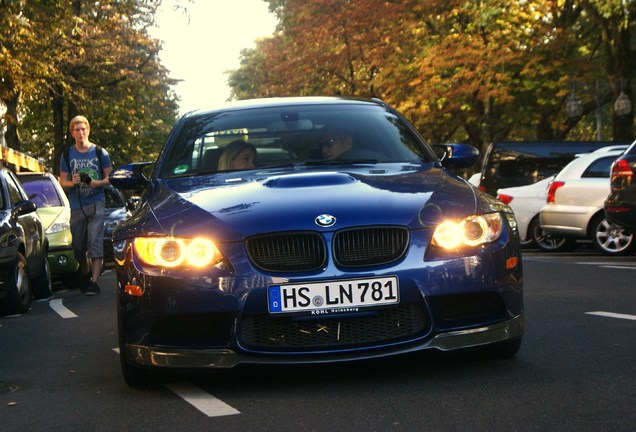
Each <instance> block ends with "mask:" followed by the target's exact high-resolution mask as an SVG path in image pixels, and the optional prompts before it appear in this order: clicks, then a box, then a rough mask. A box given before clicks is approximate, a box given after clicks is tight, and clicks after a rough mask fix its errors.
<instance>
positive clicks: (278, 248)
mask: <svg viewBox="0 0 636 432" xmlns="http://www.w3.org/2000/svg"><path fill="white" fill-rule="evenodd" d="M245 248H246V250H247V254H248V256H249V259H250V260H251V261H252V263H253V264H254V265H255V266H256V267H258V268H260V269H262V270H265V271H270V272H302V271H314V270H318V269H320V268H321V267H324V266H325V264H326V261H327V251H326V246H325V242H324V240H323V238H322V236H321V235H320V234H318V233H311V232H291V233H283V234H273V235H266V236H260V237H252V238H249V239H247V240H246V241H245Z"/></svg>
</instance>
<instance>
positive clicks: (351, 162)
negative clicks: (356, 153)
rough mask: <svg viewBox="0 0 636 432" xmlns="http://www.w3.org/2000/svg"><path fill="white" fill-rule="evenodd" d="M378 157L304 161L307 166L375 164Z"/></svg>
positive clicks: (377, 161)
mask: <svg viewBox="0 0 636 432" xmlns="http://www.w3.org/2000/svg"><path fill="white" fill-rule="evenodd" d="M379 162H380V161H379V160H378V159H322V160H313V161H307V162H305V165H307V166H318V165H356V164H376V163H379Z"/></svg>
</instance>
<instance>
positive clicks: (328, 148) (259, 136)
mask: <svg viewBox="0 0 636 432" xmlns="http://www.w3.org/2000/svg"><path fill="white" fill-rule="evenodd" d="M161 159H162V162H160V166H159V170H160V176H161V177H164V178H166V177H175V176H188V175H197V174H207V173H215V172H218V171H233V170H241V169H266V168H271V167H281V166H293V165H322V164H325V165H332V164H351V163H379V162H380V163H381V162H411V163H414V162H421V161H426V162H432V161H434V160H436V157H435V155H434V154H433V153H432V151H431V149H430V148H429V147H428V146H427V145H426V144H425V143H423V142H422V140H421V138H419V137H418V136H417V135H416V134H415V133H414V132H413V131H412V130H411V128H410V127H409V126H408V125H407V124H406V123H405V122H404V121H403V120H402V119H401V118H400V117H398V116H397V115H395V114H393V113H392V112H390V111H388V110H386V109H384V108H383V107H381V106H379V105H373V104H368V105H366V104H310V105H298V106H296V105H293V106H274V107H271V106H270V107H257V108H246V109H233V110H227V111H215V112H209V113H206V114H198V115H194V116H192V117H189V118H187V119H186V120H185V121H184V124H183V125H182V127H181V128H180V130H179V132H178V135H177V136H176V138H175V139H174V141H172V142H170V143H169V144H168V146H167V148H166V154H164V155H163V157H162V158H161Z"/></svg>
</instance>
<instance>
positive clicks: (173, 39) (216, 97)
mask: <svg viewBox="0 0 636 432" xmlns="http://www.w3.org/2000/svg"><path fill="white" fill-rule="evenodd" d="M172 4H173V2H172V1H164V2H163V6H162V8H161V9H160V11H159V14H158V15H157V16H156V21H157V28H156V29H153V30H152V31H151V35H152V36H153V37H155V38H157V39H161V40H162V41H163V50H162V51H161V53H160V54H159V56H160V58H161V63H162V64H163V65H164V66H165V67H166V68H167V69H168V70H169V71H170V77H171V78H175V79H181V80H183V81H182V82H181V83H179V85H177V86H176V87H175V91H176V93H177V94H178V95H179V96H180V98H181V102H180V110H179V111H180V113H181V114H184V113H186V112H188V111H190V110H192V109H195V108H206V107H208V106H211V105H214V104H217V103H222V102H224V101H226V100H227V99H228V98H229V96H230V89H229V87H228V86H227V78H228V77H227V75H226V74H225V72H226V71H228V70H234V69H237V68H238V66H239V55H240V53H241V50H242V49H244V48H253V47H254V41H255V40H256V39H257V38H259V37H265V36H269V35H271V34H272V33H273V32H274V27H275V25H276V19H275V18H274V16H273V15H272V14H270V13H269V11H268V10H267V6H268V4H267V3H265V2H264V1H262V0H193V3H192V4H189V3H187V2H184V1H182V2H181V4H185V5H186V6H187V9H188V15H189V16H186V15H184V14H183V13H182V12H180V11H179V12H176V11H174V10H173V9H172Z"/></svg>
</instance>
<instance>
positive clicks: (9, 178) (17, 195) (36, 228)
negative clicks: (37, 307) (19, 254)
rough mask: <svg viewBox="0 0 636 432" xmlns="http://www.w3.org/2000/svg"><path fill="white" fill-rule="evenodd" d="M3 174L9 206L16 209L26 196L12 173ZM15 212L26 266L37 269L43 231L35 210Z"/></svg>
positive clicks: (42, 241)
mask: <svg viewBox="0 0 636 432" xmlns="http://www.w3.org/2000/svg"><path fill="white" fill-rule="evenodd" d="M4 175H5V181H6V185H7V191H8V198H9V201H10V203H11V208H12V209H17V207H19V206H20V205H24V204H25V202H26V201H28V199H27V196H26V194H25V193H24V191H23V189H22V187H21V186H20V183H19V182H18V179H17V178H16V177H15V175H14V174H13V173H11V172H10V171H5V172H4ZM15 214H16V221H17V224H18V225H19V226H21V227H22V229H23V230H24V245H25V253H26V256H25V258H26V260H27V266H28V268H29V269H30V270H32V269H39V266H38V264H39V263H40V260H41V256H42V248H43V243H44V232H43V229H42V223H41V222H40V218H39V216H38V214H37V212H36V211H35V206H34V208H33V211H27V212H16V213H15Z"/></svg>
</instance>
